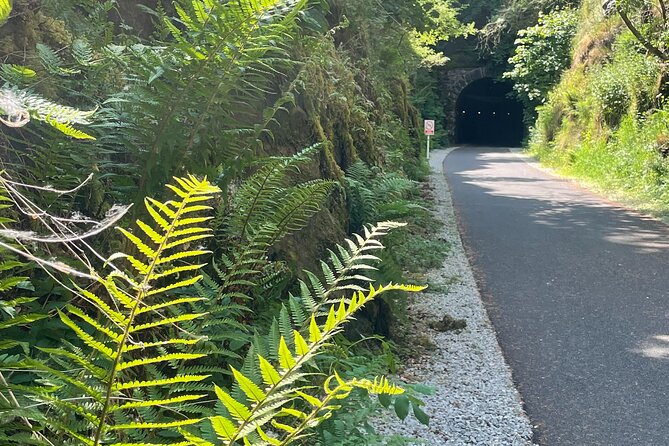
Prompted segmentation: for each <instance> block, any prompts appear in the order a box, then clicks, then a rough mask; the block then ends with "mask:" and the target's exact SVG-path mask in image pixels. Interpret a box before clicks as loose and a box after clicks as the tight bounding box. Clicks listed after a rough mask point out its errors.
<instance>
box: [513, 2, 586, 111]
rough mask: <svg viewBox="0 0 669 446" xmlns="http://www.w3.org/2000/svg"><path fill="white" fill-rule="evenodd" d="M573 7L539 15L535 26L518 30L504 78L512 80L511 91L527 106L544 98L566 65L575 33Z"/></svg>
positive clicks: (543, 100)
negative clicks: (509, 65) (510, 67)
mask: <svg viewBox="0 0 669 446" xmlns="http://www.w3.org/2000/svg"><path fill="white" fill-rule="evenodd" d="M577 19H578V15H577V12H576V10H573V9H564V10H559V9H558V10H554V11H552V12H551V13H549V14H546V15H544V14H540V15H539V22H538V24H537V25H535V26H532V27H530V28H526V29H523V30H520V31H519V32H518V39H517V40H516V42H515V44H516V50H515V54H514V56H513V57H511V58H510V59H509V63H510V64H511V65H512V66H513V69H512V70H511V71H508V72H506V73H504V77H505V78H507V79H511V80H513V81H514V86H513V88H514V90H515V91H516V93H517V94H518V96H519V97H520V98H521V99H522V100H523V101H524V102H525V103H526V104H528V105H530V104H535V105H536V104H540V103H543V102H545V101H546V100H547V99H548V92H549V91H550V89H551V88H553V86H554V85H555V84H557V83H558V82H559V80H560V75H561V74H562V72H563V71H564V70H566V69H567V68H569V65H570V62H571V48H572V40H573V38H574V35H575V34H576V25H577Z"/></svg>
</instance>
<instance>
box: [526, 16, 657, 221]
mask: <svg viewBox="0 0 669 446" xmlns="http://www.w3.org/2000/svg"><path fill="white" fill-rule="evenodd" d="M595 6H596V7H599V5H594V6H593V5H591V4H584V5H583V7H582V13H583V14H586V13H588V14H589V13H591V12H592V11H591V8H592V7H595ZM628 6H629V4H628ZM593 20H594V19H593ZM593 20H590V21H587V22H584V23H583V24H582V25H581V29H579V38H580V40H581V42H579V44H578V46H577V48H576V52H577V55H576V57H575V61H576V63H575V65H574V66H573V67H572V68H571V69H570V70H569V71H567V72H566V73H565V75H564V76H563V77H562V80H561V82H560V83H559V84H558V85H557V86H556V87H555V88H554V89H553V91H551V93H550V95H549V101H548V102H547V103H546V104H544V105H543V106H541V107H539V117H538V120H537V123H536V126H535V128H534V129H533V132H532V138H531V143H530V149H531V150H532V151H533V152H534V153H535V154H536V155H537V156H538V157H539V158H540V159H541V160H542V161H543V162H545V163H547V164H549V165H552V166H554V167H557V168H558V169H560V171H562V172H563V173H565V174H567V175H573V176H576V177H579V178H582V179H585V180H587V181H590V182H591V183H592V184H593V185H594V186H595V187H597V188H599V189H601V190H603V191H605V192H608V193H611V194H613V195H615V196H616V197H618V198H620V199H630V200H631V201H632V202H633V203H634V205H636V206H641V207H642V208H644V209H647V210H650V211H653V210H655V211H659V212H660V213H665V212H666V208H667V205H666V203H667V199H668V197H669V195H668V194H667V186H666V184H667V180H666V178H667V176H666V173H667V168H666V165H667V162H666V154H667V149H666V147H667V144H666V134H667V122H668V120H667V116H666V110H665V109H666V104H665V101H664V99H663V93H664V91H665V89H666V87H665V82H666V81H665V80H664V79H665V76H666V75H665V74H664V69H663V68H662V66H661V65H660V64H659V63H658V59H657V58H656V57H655V56H654V55H653V54H650V53H648V51H647V49H646V48H644V46H643V45H642V44H640V43H639V41H638V39H637V38H636V37H635V36H634V35H633V34H632V33H631V32H630V31H629V30H627V29H625V28H624V27H621V26H620V24H618V25H616V23H618V22H617V21H616V20H619V19H617V18H616V16H615V15H614V16H613V17H612V18H605V17H603V16H601V17H598V19H597V20H599V21H598V22H597V21H595V22H594V23H593ZM653 20H654V19H653ZM616 26H617V27H616ZM612 27H613V28H612ZM604 31H605V33H604ZM602 35H603V36H604V38H603V37H602Z"/></svg>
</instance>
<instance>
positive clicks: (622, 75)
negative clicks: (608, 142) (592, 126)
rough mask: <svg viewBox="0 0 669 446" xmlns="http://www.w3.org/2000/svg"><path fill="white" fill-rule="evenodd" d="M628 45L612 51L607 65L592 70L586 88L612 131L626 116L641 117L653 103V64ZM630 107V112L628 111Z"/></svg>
mask: <svg viewBox="0 0 669 446" xmlns="http://www.w3.org/2000/svg"><path fill="white" fill-rule="evenodd" d="M630 43H631V42H630V41H627V42H625V41H622V42H620V44H619V45H617V46H616V47H615V48H614V52H615V53H614V57H613V60H612V61H611V63H609V64H606V65H604V66H602V67H598V68H596V69H593V70H592V72H591V73H589V74H590V79H591V82H590V88H591V89H592V90H591V91H592V95H593V97H594V98H595V100H596V102H597V104H598V105H599V106H600V107H601V113H602V116H603V118H604V121H605V122H606V124H607V125H608V126H609V127H611V128H615V127H616V126H617V125H618V124H619V123H620V121H621V120H622V118H623V116H625V115H626V114H628V113H630V112H631V113H643V112H645V111H646V110H648V109H649V108H650V107H651V106H652V103H653V101H654V98H653V97H652V96H653V91H652V88H653V87H654V85H653V84H654V82H655V80H656V79H657V76H658V64H657V62H656V61H655V60H653V59H650V58H648V57H646V56H644V55H642V54H639V53H638V51H637V49H636V48H635V46H634V45H630ZM630 107H631V108H630Z"/></svg>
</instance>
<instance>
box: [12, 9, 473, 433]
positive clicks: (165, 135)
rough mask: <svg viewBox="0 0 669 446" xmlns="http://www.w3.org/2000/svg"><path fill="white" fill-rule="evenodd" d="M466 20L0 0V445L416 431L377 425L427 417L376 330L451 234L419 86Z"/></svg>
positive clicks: (452, 13)
mask: <svg viewBox="0 0 669 446" xmlns="http://www.w3.org/2000/svg"><path fill="white" fill-rule="evenodd" d="M470 32H471V27H470V26H467V25H464V24H462V23H460V21H459V20H458V17H457V10H456V8H454V6H453V5H452V4H451V2H450V1H449V0H438V1H427V0H418V1H415V2H405V1H403V0H390V1H385V0H384V1H383V2H380V1H377V0H355V1H351V0H234V1H232V0H231V1H213V0H176V1H156V0H146V1H143V2H134V1H126V0H118V1H115V0H105V1H97V0H96V1H75V0H14V1H9V0H0V54H1V56H2V64H1V65H0V77H1V78H2V86H1V87H0V211H1V212H2V214H1V215H0V444H3V445H49V446H55V445H58V446H61V445H68V446H70V445H87V446H97V445H102V444H105V445H116V446H132V445H136V446H148V445H155V446H157V445H180V446H185V445H197V446H209V445H229V446H232V445H242V444H244V445H288V444H310V445H320V444H323V445H328V446H335V445H338V444H341V445H344V444H356V445H363V444H370V445H371V444H388V443H387V442H388V441H392V442H394V444H403V443H406V441H407V440H406V439H402V438H392V439H388V438H386V439H384V438H382V437H381V436H378V435H376V434H375V433H374V431H373V429H372V428H371V427H370V426H369V425H368V424H367V420H368V418H369V417H370V416H371V414H372V413H373V412H374V411H375V410H376V409H378V408H380V407H381V406H385V407H392V408H393V409H394V411H395V413H396V414H397V415H398V417H399V418H401V419H403V418H405V417H407V416H409V414H412V416H415V417H416V418H417V419H419V420H420V421H421V422H423V423H427V422H428V415H427V414H425V413H424V412H423V411H422V409H421V405H422V403H421V401H420V399H419V398H417V391H414V390H412V389H403V388H400V387H398V386H396V385H395V384H393V383H391V382H389V381H388V380H387V379H386V378H384V377H383V376H381V375H382V374H385V373H388V372H392V371H394V370H395V368H394V364H395V358H394V354H393V352H392V348H391V345H390V344H389V343H388V341H387V340H386V339H384V338H382V337H380V336H378V335H379V334H389V333H388V332H389V319H390V318H392V317H394V316H393V311H392V310H393V309H396V310H397V311H395V313H397V314H398V315H401V314H402V304H403V303H402V302H403V297H404V296H405V295H406V293H413V292H419V291H421V290H423V289H424V287H423V286H421V285H401V284H398V283H401V282H403V281H404V276H405V274H406V272H407V271H421V268H424V267H426V266H429V264H430V263H435V262H436V263H440V259H441V256H443V253H444V251H445V250H446V249H447V247H446V246H445V245H444V244H443V243H439V242H437V241H434V240H430V239H429V237H428V234H427V233H428V232H429V227H430V225H432V224H434V222H433V220H432V219H431V217H430V214H429V212H428V210H427V209H426V207H425V206H423V204H424V203H423V202H422V201H421V198H420V188H419V187H418V182H419V181H421V180H423V179H424V177H425V174H426V164H425V159H424V154H423V150H422V149H421V147H422V146H423V140H422V139H423V136H422V132H421V131H420V127H421V108H420V107H434V103H435V97H436V84H435V81H434V79H433V78H432V77H431V76H430V75H429V73H428V70H429V69H430V68H432V67H434V66H437V65H440V64H443V63H445V62H446V57H445V56H444V55H443V54H441V53H440V52H438V51H436V50H435V44H436V42H438V41H443V40H448V39H449V38H451V37H454V36H458V35H464V34H468V33H470ZM417 86H419V89H418V88H416V87H417ZM388 220H402V221H406V222H408V223H410V225H409V226H406V225H405V224H404V223H395V222H391V221H388ZM391 232H393V234H392V235H389V233H391ZM382 239H384V240H386V241H387V242H388V243H387V244H388V245H389V246H388V248H387V249H386V250H384V249H383V248H384V246H383V244H382V241H381V240H382ZM354 319H357V320H358V322H357V323H356V324H357V325H354V324H352V322H353V321H354ZM345 330H346V334H347V335H348V337H346V336H344V334H345ZM361 337H362V340H361ZM370 395H379V398H378V399H370V398H369V396H370Z"/></svg>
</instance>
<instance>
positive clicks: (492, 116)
mask: <svg viewBox="0 0 669 446" xmlns="http://www.w3.org/2000/svg"><path fill="white" fill-rule="evenodd" d="M512 90H513V84H511V83H510V82H504V81H501V82H500V81H496V80H494V79H492V78H483V79H479V80H477V81H474V82H472V83H471V84H469V85H468V86H467V87H466V88H465V89H464V90H462V93H460V96H459V97H458V101H457V111H456V113H457V122H456V129H455V141H456V143H458V144H479V145H490V146H510V147H518V146H520V145H521V143H522V141H523V135H524V132H525V127H524V125H523V106H522V104H521V103H520V102H519V101H517V100H515V99H512V98H511V95H510V93H511V92H512Z"/></svg>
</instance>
